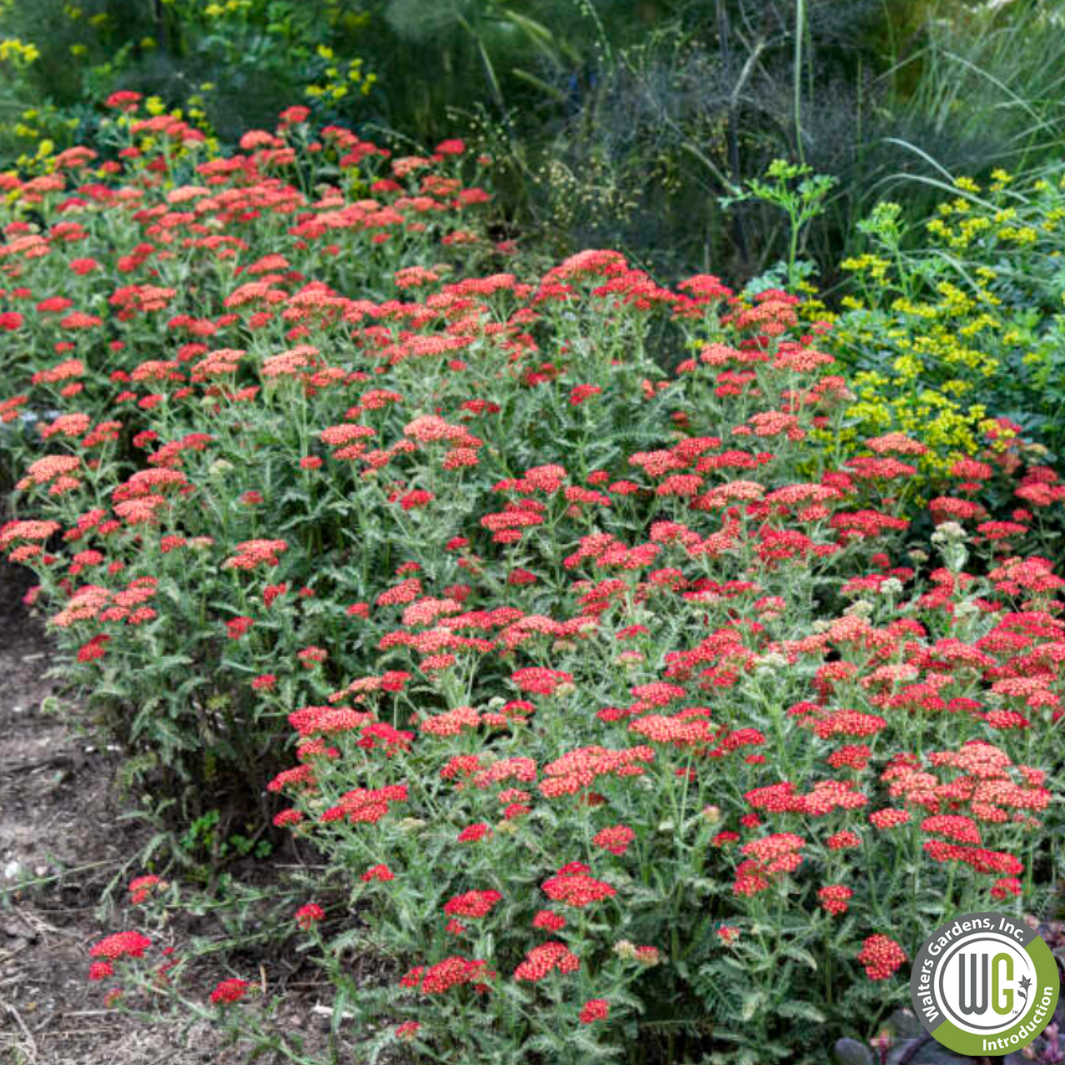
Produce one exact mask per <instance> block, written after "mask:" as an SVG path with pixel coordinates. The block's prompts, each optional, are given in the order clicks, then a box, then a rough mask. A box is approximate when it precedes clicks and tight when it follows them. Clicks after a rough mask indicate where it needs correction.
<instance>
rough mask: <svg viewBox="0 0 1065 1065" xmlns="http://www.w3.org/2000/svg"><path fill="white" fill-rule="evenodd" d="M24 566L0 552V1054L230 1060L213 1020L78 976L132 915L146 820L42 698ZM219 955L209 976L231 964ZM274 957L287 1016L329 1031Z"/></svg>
mask: <svg viewBox="0 0 1065 1065" xmlns="http://www.w3.org/2000/svg"><path fill="white" fill-rule="evenodd" d="M29 576H30V575H29V574H28V573H27V572H26V571H24V570H21V569H19V568H17V567H13V566H10V565H7V564H5V563H2V562H0V1065H149V1063H150V1065H207V1063H211V1065H237V1063H239V1062H243V1061H245V1060H246V1058H247V1053H246V1050H242V1049H241V1048H239V1047H226V1046H224V1045H223V1043H222V1038H221V1036H220V1035H219V1034H218V1033H217V1032H216V1031H214V1030H213V1029H212V1028H211V1027H209V1026H206V1025H200V1026H199V1027H194V1028H192V1029H191V1030H189V1031H188V1032H186V1033H184V1034H181V1033H180V1032H179V1031H178V1030H177V1029H176V1028H171V1027H167V1026H164V1025H162V1024H151V1023H146V1022H139V1021H137V1020H136V1019H133V1018H130V1017H129V1016H128V1015H126V1014H123V1013H120V1012H118V1011H116V1010H111V1009H105V1008H104V1005H103V998H104V991H105V990H106V988H105V987H101V986H100V985H99V984H90V983H88V981H87V980H86V973H87V971H88V953H87V952H88V947H89V945H90V944H91V943H92V942H94V941H95V940H97V939H99V938H100V937H101V936H102V935H104V934H107V933H108V932H112V931H117V930H120V929H124V928H137V927H138V923H139V922H138V919H137V915H136V913H135V912H127V906H126V903H125V900H124V896H125V890H124V889H125V885H126V883H128V881H129V879H130V878H131V877H133V876H135V875H137V874H138V873H139V872H140V871H141V870H140V868H139V866H138V865H137V864H136V856H137V854H138V853H139V852H140V850H141V848H142V847H143V846H144V844H145V842H146V839H147V833H148V829H146V828H145V827H143V826H141V825H139V824H138V823H137V822H133V821H130V820H129V819H123V817H122V814H123V812H124V809H125V808H124V806H123V800H122V797H121V796H120V795H119V794H118V792H117V789H116V787H115V776H116V773H117V771H118V768H119V762H118V759H117V757H116V755H115V754H113V753H111V752H108V751H106V750H100V749H99V748H98V747H96V746H95V745H94V743H93V741H92V739H91V737H90V735H89V732H88V730H86V729H84V728H82V726H81V724H80V722H79V708H78V707H77V705H76V704H73V703H71V702H70V701H69V700H66V699H64V698H62V697H61V696H60V697H59V705H60V708H59V710H58V712H55V711H53V712H50V713H44V712H42V710H41V704H42V701H44V700H45V699H46V698H48V697H49V696H56V695H57V694H58V692H57V691H56V690H55V688H54V686H53V683H52V681H51V680H50V679H49V676H48V673H49V670H50V668H51V666H52V662H53V652H52V649H51V647H50V645H49V642H48V639H47V637H46V635H45V632H44V629H43V627H42V626H41V624H40V622H39V621H38V620H36V619H35V618H33V617H32V616H31V615H30V612H29V610H28V609H27V608H26V607H25V606H24V605H23V603H22V596H23V595H24V594H25V592H26V590H27V587H28V586H29V583H30V581H29V580H28V577H29ZM108 889H110V893H109V895H108V897H109V898H110V900H111V901H110V903H109V904H108V906H107V907H106V908H103V909H102V908H101V899H102V898H103V897H104V896H105V894H107V893H108ZM219 966H220V968H219V970H218V972H217V973H216V974H213V975H212V974H210V973H208V974H205V975H206V976H207V978H208V979H209V980H210V979H213V978H214V977H217V979H222V978H224V977H225V976H228V975H231V974H232V973H231V970H227V969H225V968H224V967H223V966H224V963H223V962H221V961H220V962H219ZM278 968H280V969H281V972H282V975H283V978H284V981H286V982H288V983H289V984H290V985H292V987H291V990H290V991H289V992H288V993H287V994H286V1005H285V1010H284V1019H283V1023H285V1024H286V1025H291V1026H292V1028H295V1029H298V1030H300V1031H301V1032H302V1033H303V1034H304V1036H305V1037H307V1036H309V1037H310V1039H309V1042H310V1043H312V1044H313V1043H315V1042H324V1041H325V1032H326V1031H327V1029H328V1021H329V1017H328V1012H327V1011H326V1010H324V1009H323V1008H322V1007H321V1005H319V1003H320V1002H321V1001H322V1000H323V997H324V998H325V1001H328V997H327V991H328V989H327V988H326V987H325V986H323V985H322V984H321V983H320V982H319V981H318V980H317V979H316V974H315V973H314V972H313V971H311V972H307V971H306V970H305V969H304V968H303V967H301V966H300V965H299V963H298V962H297V963H295V964H294V963H292V962H291V961H287V962H285V961H283V960H282V961H281V964H280V965H275V966H272V969H273V970H274V973H273V974H272V979H273V980H275V981H276V979H277V975H276V973H277V970H278ZM251 975H252V976H255V975H257V974H255V973H254V971H253V972H252V973H251ZM205 986H207V987H210V986H212V985H211V983H207V984H206V985H205ZM320 993H321V994H320ZM257 1060H258V1061H259V1062H260V1063H262V1065H269V1063H270V1062H271V1060H272V1055H266V1056H264V1057H260V1058H258V1059H257ZM322 1060H328V1059H327V1057H323V1058H322Z"/></svg>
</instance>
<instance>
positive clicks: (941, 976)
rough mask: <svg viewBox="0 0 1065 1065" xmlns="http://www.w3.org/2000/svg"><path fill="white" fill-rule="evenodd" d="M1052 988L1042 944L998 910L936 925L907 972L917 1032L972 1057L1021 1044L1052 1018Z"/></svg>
mask: <svg viewBox="0 0 1065 1065" xmlns="http://www.w3.org/2000/svg"><path fill="white" fill-rule="evenodd" d="M1059 990H1060V987H1059V980H1058V966H1057V963H1056V962H1055V961H1054V955H1053V954H1051V953H1050V948H1049V947H1048V946H1047V945H1046V943H1044V942H1043V940H1042V939H1041V938H1040V937H1039V936H1038V935H1036V933H1035V932H1034V931H1033V930H1032V929H1031V928H1029V927H1028V925H1026V924H1025V923H1024V921H1020V920H1018V919H1017V918H1016V917H1010V916H1008V915H1007V914H1004V913H990V912H989V913H966V914H962V915H961V916H959V917H956V918H955V919H954V920H953V921H950V922H948V923H947V924H945V925H942V926H941V927H940V928H937V929H936V930H935V931H934V932H933V933H932V934H931V935H930V936H929V937H928V939H926V940H925V942H924V946H922V947H921V950H920V953H919V954H918V955H917V957H916V958H915V959H914V963H913V973H912V975H911V976H910V997H911V998H912V1000H913V1008H914V1012H915V1013H916V1014H917V1017H918V1019H919V1020H920V1022H921V1024H922V1026H923V1027H924V1029H925V1031H926V1032H928V1033H929V1034H930V1035H931V1036H932V1037H933V1038H934V1039H936V1040H937V1041H938V1042H940V1043H942V1044H943V1046H945V1047H947V1048H948V1049H950V1050H954V1051H956V1052H957V1053H959V1054H970V1055H974V1056H981V1055H986V1054H993V1055H999V1054H1003V1053H1007V1052H1009V1051H1012V1050H1020V1049H1021V1048H1022V1047H1026V1046H1027V1045H1028V1044H1029V1043H1031V1042H1032V1040H1033V1039H1035V1037H1036V1036H1037V1035H1039V1033H1040V1032H1041V1031H1042V1030H1043V1029H1044V1028H1045V1027H1046V1026H1047V1025H1048V1024H1049V1023H1050V1021H1051V1020H1052V1019H1053V1016H1054V1009H1055V1007H1056V1006H1057V1004H1058V992H1059Z"/></svg>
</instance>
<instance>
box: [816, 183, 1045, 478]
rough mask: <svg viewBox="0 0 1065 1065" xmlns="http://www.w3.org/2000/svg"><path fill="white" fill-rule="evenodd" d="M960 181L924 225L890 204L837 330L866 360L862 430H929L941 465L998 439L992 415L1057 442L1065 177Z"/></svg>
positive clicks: (873, 227) (860, 361) (873, 221)
mask: <svg viewBox="0 0 1065 1065" xmlns="http://www.w3.org/2000/svg"><path fill="white" fill-rule="evenodd" d="M955 188H956V194H955V195H952V196H951V197H950V198H949V199H947V200H946V201H945V202H943V203H942V204H940V206H939V207H938V209H937V212H936V214H935V215H934V217H932V218H931V219H930V220H928V221H927V222H926V223H925V224H924V226H923V227H922V229H921V230H920V231H918V232H916V233H909V234H907V233H905V232H904V231H903V228H902V226H901V223H900V218H901V214H902V212H901V209H900V208H899V207H898V206H897V205H895V204H881V205H879V206H878V207H877V209H876V211H875V212H874V214H873V216H872V217H871V218H870V219H869V220H868V221H867V222H865V223H864V224H863V226H862V228H863V231H864V232H865V233H866V234H867V235H868V236H869V237H870V238H871V241H870V243H871V248H870V249H869V250H867V251H865V252H864V253H862V254H860V255H856V256H854V257H852V258H849V259H846V260H845V261H844V262H843V263H842V264H841V265H842V267H843V269H844V270H845V271H847V272H848V273H849V274H850V276H851V279H852V286H851V293H852V294H851V295H849V296H847V297H846V298H845V299H844V301H843V306H844V311H843V313H842V314H840V315H839V316H838V317H837V319H836V322H835V328H834V330H833V334H832V336H833V341H834V343H835V344H836V346H837V349H838V351H839V352H840V353H841V354H842V356H843V357H844V358H845V360H846V361H848V362H850V363H851V364H852V365H854V366H855V367H856V369H857V373H856V375H855V378H854V382H855V386H856V389H857V392H858V396H859V402H858V404H857V405H856V407H855V409H854V413H855V414H856V416H857V418H858V422H857V424H855V425H854V426H853V427H852V428H851V430H849V434H850V436H851V438H852V439H853V440H854V441H859V440H861V439H862V438H864V437H866V436H868V435H870V434H877V433H884V432H888V431H890V430H894V429H899V430H903V431H905V432H909V433H913V434H915V435H918V436H919V437H920V438H921V439H922V440H923V441H924V442H925V443H926V444H928V445H929V446H930V447H931V448H932V452H931V453H930V454H929V455H927V456H925V458H924V462H923V466H924V470H925V472H926V473H928V474H934V473H936V472H938V471H941V470H945V469H946V468H947V467H948V466H949V465H950V463H951V462H952V461H953V460H954V459H955V458H956V457H958V456H960V455H966V454H969V455H971V454H974V453H975V452H977V451H978V450H980V449H981V448H983V447H986V446H987V436H986V433H987V430H988V429H989V428H991V427H992V426H993V425H994V424H995V423H994V422H993V421H992V420H991V416H992V415H994V416H996V417H998V416H1003V415H1005V416H1008V417H1009V418H1011V419H1013V420H1015V421H1017V422H1018V423H1019V424H1020V425H1021V426H1022V428H1023V429H1024V431H1025V433H1026V434H1031V435H1033V436H1035V437H1037V438H1042V439H1044V440H1045V441H1046V442H1048V443H1050V444H1051V445H1052V446H1055V445H1056V444H1057V441H1056V439H1055V435H1056V434H1055V425H1056V423H1057V422H1058V419H1057V418H1056V417H1055V410H1056V404H1057V403H1059V402H1060V398H1061V397H1059V396H1058V395H1057V393H1056V392H1055V388H1054V381H1055V378H1058V377H1060V373H1058V370H1059V369H1060V367H1061V365H1062V360H1063V345H1062V336H1063V334H1062V329H1061V314H1060V312H1061V310H1062V294H1063V293H1062V290H1063V289H1065V284H1063V278H1065V273H1063V270H1062V264H1061V248H1062V240H1063V222H1065V179H1062V178H1060V177H1059V176H1057V175H1055V176H1054V177H1053V179H1048V178H1046V177H1044V178H1042V179H1040V180H1032V181H1028V182H1025V183H1021V182H1017V181H1015V179H1014V178H1013V177H1011V175H1009V174H1007V173H1005V172H1004V171H1002V170H996V171H995V172H994V174H993V182H992V183H991V184H990V186H989V187H988V188H987V189H986V190H985V189H983V188H981V187H980V186H978V185H977V184H976V183H975V182H973V181H971V180H969V179H966V178H962V179H959V180H957V181H956V182H955ZM915 245H916V250H912V249H913V247H914V246H915ZM1059 388H1060V389H1062V390H1065V382H1062V384H1061V385H1060V386H1059Z"/></svg>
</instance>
